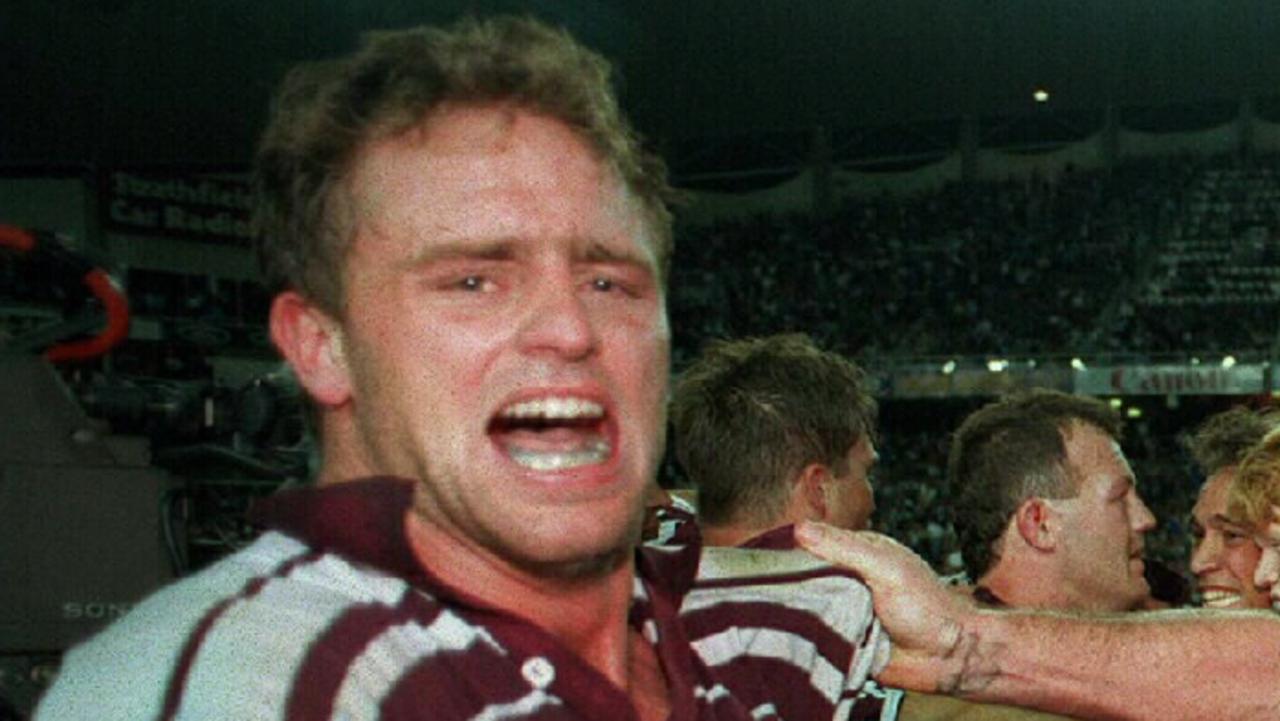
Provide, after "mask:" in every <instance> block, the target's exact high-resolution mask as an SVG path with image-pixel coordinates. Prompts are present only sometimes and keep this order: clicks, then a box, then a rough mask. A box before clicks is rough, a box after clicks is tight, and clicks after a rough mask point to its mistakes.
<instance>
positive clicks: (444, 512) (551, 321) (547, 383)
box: [338, 106, 670, 574]
mask: <svg viewBox="0 0 1280 721" xmlns="http://www.w3.org/2000/svg"><path fill="white" fill-rule="evenodd" d="M348 191H349V196H350V203H351V209H352V214H353V215H354V224H355V229H356V233H355V240H354V243H353V245H352V247H351V250H350V253H349V256H348V259H347V264H346V268H345V275H344V282H345V283H346V293H347V298H346V314H345V317H344V318H342V319H341V324H340V332H339V333H338V341H339V344H338V345H339V349H340V352H341V356H342V358H343V359H344V363H345V370H346V373H347V376H348V383H349V393H350V402H351V406H352V409H353V413H354V421H353V425H354V428H355V431H354V433H355V435H356V436H358V438H357V440H356V443H357V446H358V447H359V448H360V450H361V452H362V453H363V454H364V455H365V456H366V457H367V459H368V462H367V465H368V466H369V467H370V470H372V471H373V472H376V473H388V474H395V475H399V476H405V477H410V478H414V479H417V480H418V481H419V482H420V483H421V488H420V493H419V503H418V513H419V515H420V518H421V521H422V522H423V523H424V525H425V528H427V529H428V531H429V532H430V534H431V537H432V538H434V539H436V540H439V539H442V538H443V539H447V540H448V541H450V542H451V545H450V547H453V545H457V546H460V547H462V548H464V549H466V550H467V551H468V552H469V553H472V554H474V555H476V556H478V557H483V558H485V559H488V560H489V561H491V562H494V563H496V564H497V565H499V566H503V565H505V566H507V567H516V568H519V569H523V570H525V571H530V570H532V571H533V572H535V573H553V574H563V573H572V571H568V570H566V569H572V568H578V567H582V568H589V567H591V564H592V562H593V559H601V558H608V557H615V556H618V555H619V554H620V553H624V552H625V550H626V549H628V548H629V547H630V544H631V543H633V541H634V540H635V539H636V538H638V536H639V524H640V521H641V499H642V496H643V494H644V490H645V487H646V485H647V484H648V483H649V482H650V479H651V478H652V477H653V475H654V469H655V468H656V465H657V462H658V459H659V457H660V454H661V443H662V434H661V429H662V428H663V423H664V405H663V399H664V397H665V392H666V381H667V374H668V346H669V336H670V333H669V330H668V326H667V319H666V311H665V304H664V298H663V291H662V287H661V285H660V282H659V278H658V270H657V268H658V261H657V258H656V256H655V250H654V241H653V238H652V236H651V234H650V228H649V227H648V226H647V224H646V221H645V217H644V216H643V214H642V212H641V206H640V203H639V202H638V201H637V200H636V199H635V198H634V197H633V195H632V194H631V193H630V192H629V191H628V190H627V189H626V188H624V187H623V185H622V184H621V183H620V181H619V180H618V178H617V177H616V175H615V173H614V172H613V171H612V170H611V169H609V168H608V167H606V166H605V165H604V164H602V163H601V162H600V161H599V160H598V159H597V157H596V155H595V153H594V152H593V151H592V149H591V148H590V147H589V146H588V145H587V144H586V143H585V142H584V141H583V140H582V139H581V138H580V137H579V136H578V135H577V134H576V133H575V132H574V131H572V130H571V129H570V128H569V127H567V126H566V125H564V124H563V123H561V122H559V121H557V120H553V119H550V118H548V117H546V116H542V115H538V114H534V113H530V112H526V111H523V110H519V109H513V108H508V107H493V106H457V107H452V108H447V109H443V110H440V111H438V112H436V113H435V114H434V115H433V116H432V117H431V118H430V119H429V120H428V121H427V122H426V123H425V124H424V125H423V126H421V127H419V128H417V129H415V130H412V131H409V132H407V133H404V134H402V135H399V136H395V137H392V138H389V139H386V140H382V141H377V142H374V143H372V144H370V145H369V146H367V147H366V148H365V149H364V150H363V152H362V153H361V154H360V155H359V156H358V158H357V160H356V163H355V165H354V168H353V171H352V174H351V176H350V179H349V182H348Z"/></svg>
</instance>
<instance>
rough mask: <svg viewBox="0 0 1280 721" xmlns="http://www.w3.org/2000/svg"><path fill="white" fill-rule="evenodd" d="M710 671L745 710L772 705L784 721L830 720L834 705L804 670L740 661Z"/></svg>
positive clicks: (761, 661)
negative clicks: (741, 703) (815, 686)
mask: <svg viewBox="0 0 1280 721" xmlns="http://www.w3.org/2000/svg"><path fill="white" fill-rule="evenodd" d="M712 668H713V669H714V673H715V675H716V678H717V680H718V681H719V682H720V683H722V684H724V685H725V686H726V687H728V688H731V689H733V692H734V693H735V694H737V695H738V696H739V698H740V699H741V700H742V702H743V704H745V705H746V706H747V708H749V709H754V708H755V707H757V706H759V705H760V704H764V703H772V704H773V705H774V706H775V707H777V709H778V716H779V717H781V718H784V719H819V718H831V716H832V714H833V713H834V712H835V704H834V703H832V702H831V701H830V700H829V699H828V698H827V697H826V696H825V695H824V694H823V693H822V692H821V691H819V690H818V689H816V688H814V686H813V682H812V681H811V680H810V678H809V672H810V669H809V668H808V667H803V668H802V667H800V666H795V665H793V664H790V663H787V662H786V661H783V660H780V659H772V658H742V657H740V658H738V659H737V660H734V661H730V662H729V663H725V664H721V665H719V666H713V667H712Z"/></svg>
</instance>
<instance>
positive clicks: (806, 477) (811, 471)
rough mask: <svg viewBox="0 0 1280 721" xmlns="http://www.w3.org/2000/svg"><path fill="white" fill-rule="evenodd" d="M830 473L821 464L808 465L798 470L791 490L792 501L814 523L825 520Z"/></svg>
mask: <svg viewBox="0 0 1280 721" xmlns="http://www.w3.org/2000/svg"><path fill="white" fill-rule="evenodd" d="M829 480H831V471H830V469H828V468H827V467H826V466H825V465H823V464H821V463H810V464H809V465H807V466H805V467H804V468H803V469H801V470H800V473H799V475H797V476H796V478H795V480H794V481H793V486H792V488H791V498H792V501H793V502H795V501H799V505H801V506H802V507H803V508H804V511H805V514H804V515H805V517H806V518H809V519H812V520H815V521H825V520H827V482H828V481H829Z"/></svg>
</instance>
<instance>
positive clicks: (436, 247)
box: [408, 238, 516, 267]
mask: <svg viewBox="0 0 1280 721" xmlns="http://www.w3.org/2000/svg"><path fill="white" fill-rule="evenodd" d="M515 255H516V249H515V241H514V240H512V239H510V238H491V239H484V240H447V241H443V242H439V243H430V244H428V245H427V246H426V247H424V248H422V249H421V250H420V251H418V252H417V253H415V254H414V255H413V257H412V258H410V259H409V261H408V264H409V265H410V266H412V267H420V266H424V265H430V264H431V263H438V262H440V261H445V260H458V259H464V258H465V259H476V260H511V259H512V258H514V257H515Z"/></svg>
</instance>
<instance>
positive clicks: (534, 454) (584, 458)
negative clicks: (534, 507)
mask: <svg viewBox="0 0 1280 721" xmlns="http://www.w3.org/2000/svg"><path fill="white" fill-rule="evenodd" d="M509 454H510V456H511V460H513V461H515V462H516V463H518V464H520V465H522V466H524V467H525V468H528V469H530V470H534V471H563V470H565V469H569V468H577V467H579V466H588V465H591V464H593V463H603V462H604V461H605V460H606V459H607V458H608V457H609V444H608V443H606V442H605V441H597V442H596V443H594V444H592V445H591V446H589V447H587V448H581V449H578V450H574V451H530V450H526V449H523V448H511V449H509Z"/></svg>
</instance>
